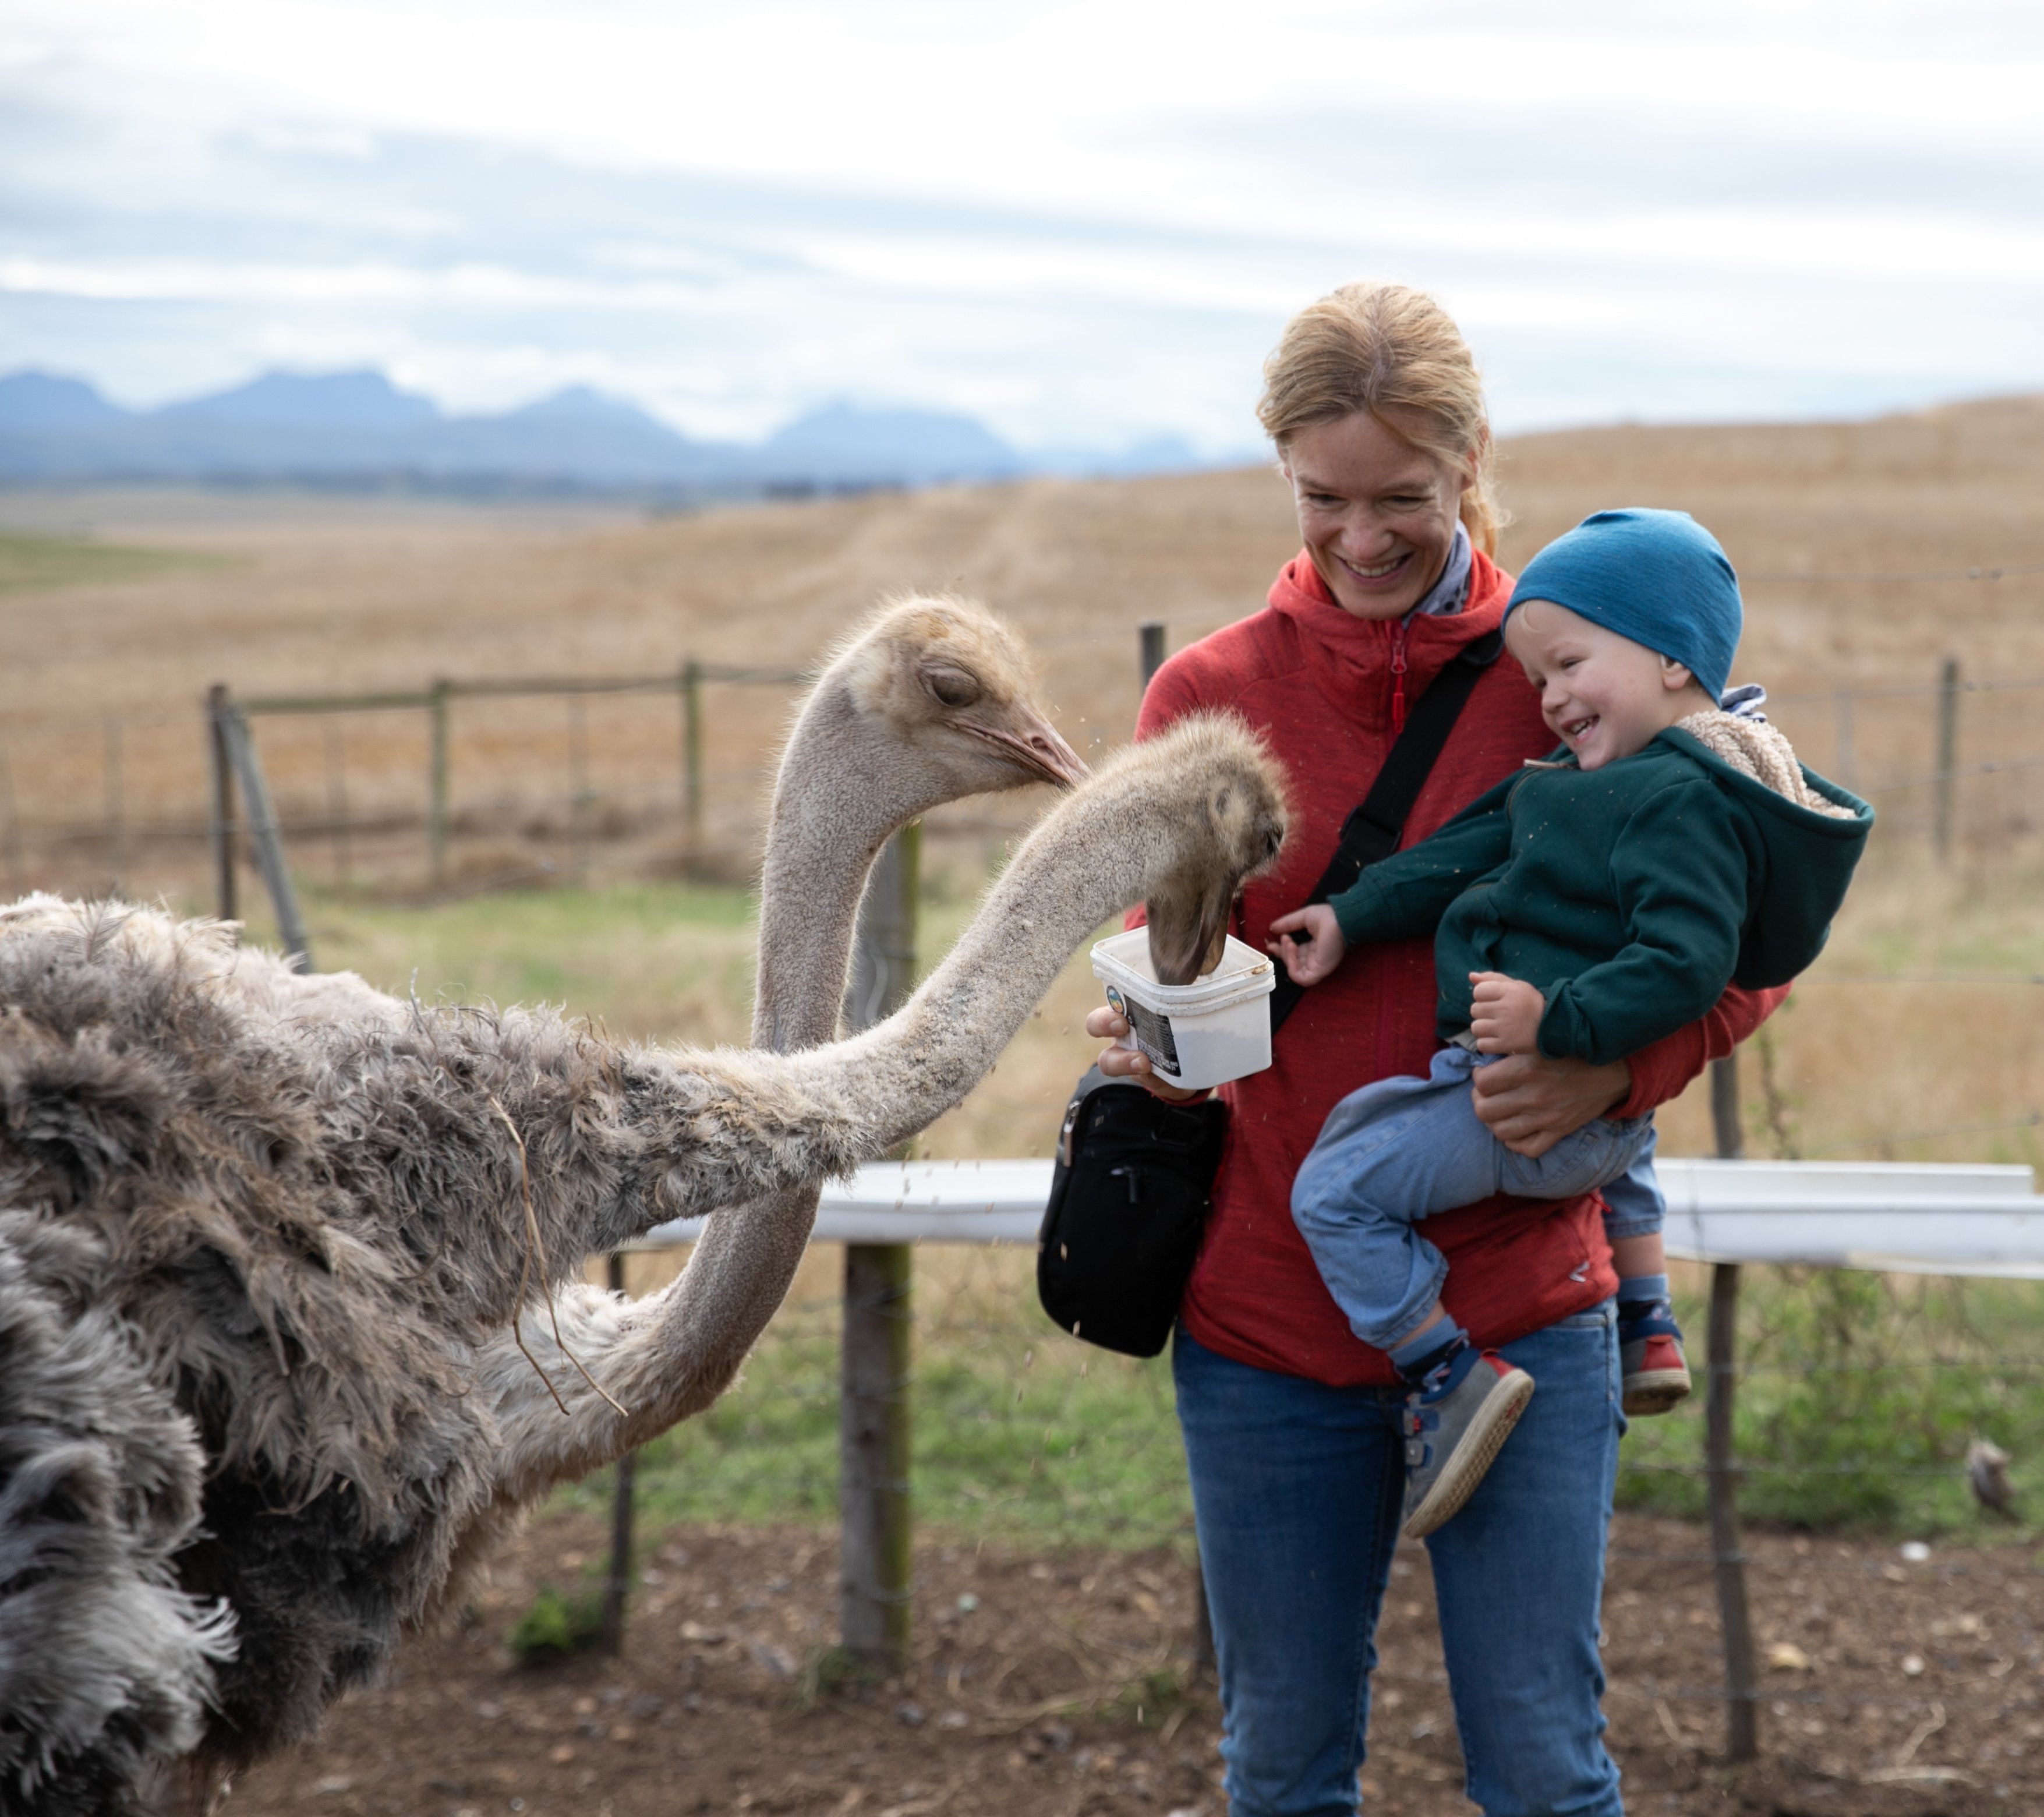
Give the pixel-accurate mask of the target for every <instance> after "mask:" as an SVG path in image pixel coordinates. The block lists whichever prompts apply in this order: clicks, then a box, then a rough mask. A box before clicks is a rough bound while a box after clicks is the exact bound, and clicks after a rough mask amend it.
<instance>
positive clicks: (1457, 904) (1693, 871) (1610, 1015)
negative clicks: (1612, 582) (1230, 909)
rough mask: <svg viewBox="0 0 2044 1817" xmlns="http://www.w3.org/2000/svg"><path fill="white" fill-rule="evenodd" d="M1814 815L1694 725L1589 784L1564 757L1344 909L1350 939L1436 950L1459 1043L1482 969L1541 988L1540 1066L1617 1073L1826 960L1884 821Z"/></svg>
mask: <svg viewBox="0 0 2044 1817" xmlns="http://www.w3.org/2000/svg"><path fill="white" fill-rule="evenodd" d="M1803 774H1804V780H1805V781H1806V782H1808V783H1809V785H1810V786H1811V787H1812V789H1814V790H1815V791H1816V792H1817V793H1819V794H1821V795H1822V796H1823V797H1824V798H1825V799H1826V800H1827V801H1832V802H1834V803H1835V804H1837V805H1838V806H1840V807H1842V808H1846V809H1850V810H1851V813H1850V817H1848V818H1840V819H1833V818H1831V817H1830V816H1826V815H1823V814H1820V813H1818V812H1815V811H1814V810H1812V809H1808V808H1805V807H1801V806H1799V805H1797V804H1796V803H1795V802H1793V801H1789V800H1788V799H1787V798H1786V797H1784V796H1781V795H1778V794H1777V793H1775V792H1774V791H1773V789H1769V788H1768V787H1767V786H1765V785H1764V784H1763V783H1761V782H1756V781H1755V780H1754V778H1751V777H1750V776H1748V775H1746V774H1745V773H1744V772H1743V771H1742V770H1737V769H1735V768H1734V767H1733V766H1731V764H1729V763H1726V762H1724V761H1723V759H1721V758H1719V757H1717V756H1715V755H1713V754H1712V752H1710V751H1708V750H1706V749H1705V748H1704V746H1703V745H1701V744H1700V743H1698V742H1697V741H1696V739H1695V738H1693V737H1692V736H1690V734H1689V733H1688V732H1685V731H1683V730H1681V728H1679V727H1677V728H1670V729H1669V730H1668V731H1666V732H1662V733H1661V734H1660V735H1659V736H1658V737H1656V738H1655V739H1654V742H1653V743H1651V744H1650V745H1648V746H1647V747H1646V749H1645V750H1643V751H1639V752H1637V753H1636V754H1635V755H1632V756H1631V757H1624V758H1620V759H1618V760H1617V761H1616V763H1608V764H1605V765H1604V766H1603V767H1602V768H1601V769H1598V770H1590V771H1589V772H1587V773H1585V771H1584V770H1581V769H1579V768H1578V767H1577V765H1576V763H1575V760H1574V759H1573V758H1572V757H1569V756H1567V755H1562V756H1561V757H1560V758H1558V759H1556V760H1554V761H1553V762H1550V763H1543V764H1531V765H1528V766H1527V768H1525V769H1524V770H1521V771H1520V773H1519V774H1517V775H1516V776H1509V777H1507V778H1505V780H1504V782H1500V783H1499V784H1498V785H1497V786H1496V788H1494V789H1491V790H1490V791H1489V793H1487V794H1485V795H1481V796H1479V797H1477V799H1476V800H1475V801H1473V802H1471V803H1470V805H1469V806H1468V807H1466V808H1465V809H1463V810H1462V812H1461V813H1459V814H1458V815H1457V816H1455V817H1454V819H1453V820H1450V821H1448V822H1447V824H1444V825H1443V826H1442V827H1441V828H1439V831H1438V832H1435V833H1434V834H1433V835H1432V836H1430V837H1429V838H1427V839H1423V840H1422V841H1420V843H1419V844H1417V845H1416V846H1412V847H1408V849H1406V850H1405V851H1400V852H1396V853H1393V855H1391V856H1390V857H1389V858H1387V859H1384V860H1383V861H1382V862H1380V863H1377V864H1374V865H1372V866H1370V868H1369V869H1368V870H1365V871H1364V872H1363V874H1362V876H1361V878H1358V880H1357V882H1356V883H1355V884H1354V886H1353V887H1352V888H1351V889H1348V890H1347V891H1345V892H1343V893H1342V894H1341V895H1339V896H1336V897H1331V899H1330V906H1331V907H1332V909H1334V911H1335V916H1336V917H1337V918H1338V919H1339V921H1340V923H1341V930H1342V933H1343V936H1344V937H1345V938H1346V939H1348V940H1349V941H1350V943H1354V942H1356V941H1358V940H1391V939H1414V938H1417V937H1419V936H1420V935H1426V934H1430V933H1431V934H1432V935H1434V936H1435V942H1434V965H1435V976H1436V979H1437V981H1438V985H1439V993H1440V997H1439V1007H1438V1011H1437V1014H1438V1017H1439V1028H1440V1033H1441V1035H1442V1037H1443V1039H1450V1038H1452V1037H1453V1036H1454V1035H1458V1034H1460V1033H1462V1031H1465V1030H1466V1029H1467V1028H1468V1027H1469V1025H1470V980H1469V974H1470V973H1471V972H1473V971H1494V972H1502V973H1504V974H1505V975H1506V976H1507V977H1508V978H1519V979H1521V980H1523V981H1525V982H1527V983H1529V984H1535V985H1539V987H1540V990H1541V993H1542V994H1543V996H1544V997H1546V1005H1547V1006H1546V1011H1545V1012H1544V1013H1543V1015H1542V1016H1541V1019H1540V1029H1539V1043H1540V1051H1541V1052H1542V1053H1543V1054H1549V1055H1551V1056H1554V1057H1555V1058H1562V1057H1573V1058H1577V1059H1580V1060H1588V1061H1589V1062H1592V1063H1593V1064H1596V1065H1601V1064H1603V1063H1604V1062H1607V1061H1611V1060H1622V1059H1623V1058H1626V1057H1627V1055H1628V1054H1634V1053H1636V1052H1638V1051H1639V1049H1641V1048H1642V1047H1646V1046H1648V1045H1649V1044H1650V1043H1653V1042H1655V1041H1658V1040H1659V1039H1661V1038H1662V1036H1663V1035H1668V1034H1670V1033H1672V1032H1673V1031H1674V1030H1676V1029H1677V1028H1681V1027H1683V1026H1684V1025H1685V1024H1688V1023H1690V1022H1693V1021H1694V1020H1696V1018H1697V1017H1698V1016H1701V1015H1702V1014H1703V1013H1704V1012H1705V1011H1706V1010H1708V1008H1710V1007H1711V1006H1712V1005H1713V1004H1714V1003H1715V1002H1716V1001H1717V1000H1718V998H1719V997H1720V996H1721V995H1722V994H1723V991H1724V988H1725V986H1726V985H1727V984H1728V983H1731V984H1739V985H1744V986H1746V987H1748V988H1750V989H1753V988H1764V987H1766V986H1769V985H1780V984H1785V983H1787V982H1788V980H1789V979H1790V978H1793V977H1794V976H1795V975H1796V974H1797V973H1798V972H1800V971H1801V970H1803V969H1804V967H1805V966H1808V964H1809V963H1810V962H1811V961H1812V959H1814V958H1815V957H1816V956H1817V954H1818V952H1819V951H1820V950H1821V949H1822V947H1823V943H1824V938H1825V935H1827V933H1828V932H1829V931H1830V928H1831V917H1832V916H1834V915H1835V913H1836V912H1838V905H1839V904H1840V903H1841V902H1842V901H1843V900H1844V898H1845V892H1846V884H1847V883H1848V882H1850V879H1851V877H1852V872H1853V866H1854V865H1855V864H1857V863H1858V861H1859V855H1860V853H1861V851H1863V850H1864V849H1865V845H1866V836H1867V832H1868V829H1869V828H1870V827H1871V826H1872V825H1873V809H1871V808H1869V807H1868V806H1867V805H1866V804H1865V802H1864V801H1860V800H1859V799H1858V797H1856V796H1853V795H1850V794H1848V793H1846V791H1845V790H1843V789H1840V788H1838V786H1836V785H1835V784H1833V783H1831V782H1826V781H1825V780H1824V779H1823V778H1822V777H1820V776H1817V775H1815V774H1812V772H1811V771H1810V770H1807V769H1806V770H1804V772H1803Z"/></svg>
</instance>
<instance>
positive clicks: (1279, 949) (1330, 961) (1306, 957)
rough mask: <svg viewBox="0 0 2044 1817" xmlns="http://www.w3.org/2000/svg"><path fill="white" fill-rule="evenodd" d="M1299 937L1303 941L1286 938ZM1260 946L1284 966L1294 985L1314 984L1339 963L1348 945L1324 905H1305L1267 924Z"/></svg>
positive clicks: (1315, 903) (1339, 926)
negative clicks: (1266, 933) (1297, 934)
mask: <svg viewBox="0 0 2044 1817" xmlns="http://www.w3.org/2000/svg"><path fill="white" fill-rule="evenodd" d="M1293 932H1300V933H1303V934H1304V935H1305V938H1304V939H1303V940H1293V939H1288V938H1286V936H1287V935H1290V934H1292V933H1293ZM1263 944H1264V945H1265V947H1267V948H1268V949H1269V950H1270V951H1272V952H1274V953H1275V954H1276V955H1277V956H1278V958H1281V959H1282V960H1283V961H1284V962H1285V970H1287V971H1288V972H1289V973H1290V974H1292V981H1293V983H1294V984H1302V985H1303V984H1318V983H1319V982H1320V980H1321V979H1322V978H1326V977H1327V976H1328V975H1329V974H1331V973H1332V972H1333V970H1334V969H1335V966H1338V965H1339V964H1340V963H1341V962H1342V955H1343V954H1344V953H1346V952H1347V951H1348V942H1347V940H1345V939H1343V938H1342V931H1341V923H1340V922H1339V921H1337V920H1335V912H1334V910H1333V909H1330V908H1329V907H1328V906H1327V904H1326V903H1324V902H1309V903H1308V904H1307V905H1306V906H1305V907H1304V908H1303V909H1293V911H1292V912H1291V913H1290V914H1289V915H1280V916H1278V917H1277V920H1274V921H1273V922H1272V923H1271V924H1270V939H1267V940H1266V941H1265V942H1264V943H1263Z"/></svg>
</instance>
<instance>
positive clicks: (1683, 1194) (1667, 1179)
mask: <svg viewBox="0 0 2044 1817" xmlns="http://www.w3.org/2000/svg"><path fill="white" fill-rule="evenodd" d="M1659 1170H1660V1174H1661V1184H1662V1189H1663V1190H1664V1191H1666V1193H1667V1195H1668V1228H1667V1242H1668V1252H1669V1254H1670V1255H1673V1256H1677V1257H1679V1258H1681V1259H1683V1260H1685V1261H1689V1262H1806V1263H1811V1264H1813V1265H1815V1266H1819V1267H1826V1268H1863V1269H1876V1270H1893V1271H1896V1272H1899V1273H1919V1274H1969V1275H2000V1276H2007V1277H2016V1278H2020V1279H2029V1280H2044V1198H2039V1197H2038V1196H2037V1194H2036V1189H2035V1183H2034V1180H2033V1178H2032V1176H2031V1170H2030V1169H2028V1168H2027V1167H1996V1166H1915V1165H1911V1164H1909V1163H1906V1162H1831V1161H1698V1160H1686V1159H1679V1158H1665V1157H1664V1158H1662V1160H1661V1162H1659ZM1050 1187H1051V1163H1050V1162H1047V1161H909V1162H899V1161H883V1162H874V1163H872V1164H871V1165H870V1166H864V1167H862V1168H860V1169H859V1172H858V1174H856V1175H855V1177H853V1178H852V1179H851V1180H850V1181H833V1182H832V1183H831V1184H830V1185H828V1186H827V1187H825V1189H824V1196H823V1203H822V1205H821V1207H820V1209H819V1210H818V1212H817V1214H816V1231H815V1234H814V1235H813V1238H812V1239H811V1240H812V1241H813V1242H816V1243H1035V1240H1036V1227H1037V1225H1038V1223H1039V1222H1040V1221H1041V1220H1042V1218H1043V1201H1044V1200H1045V1199H1046V1198H1047V1197H1048V1196H1049V1193H1050ZM700 1229H701V1223H700V1220H696V1221H687V1220H684V1221H681V1222H677V1223H670V1224H662V1225H660V1226H659V1227H658V1228H657V1229H655V1230H651V1231H647V1233H646V1235H644V1236H643V1237H641V1238H640V1239H639V1241H638V1243H636V1244H635V1245H634V1246H633V1247H636V1248H640V1249H664V1248H667V1247H671V1246H672V1245H674V1244H676V1243H689V1242H692V1241H694V1238H695V1236H696V1235H697V1231H699V1230H700Z"/></svg>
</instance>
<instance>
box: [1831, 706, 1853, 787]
mask: <svg viewBox="0 0 2044 1817" xmlns="http://www.w3.org/2000/svg"><path fill="white" fill-rule="evenodd" d="M1831 774H1833V775H1834V776H1835V777H1837V778H1838V780H1839V781H1840V782H1842V783H1843V784H1844V785H1845V786H1846V787H1847V788H1848V789H1854V790H1855V791H1857V790H1858V788H1859V753H1858V751H1856V750H1855V749H1854V739H1853V697H1852V690H1851V689H1850V688H1834V689H1833V690H1831Z"/></svg>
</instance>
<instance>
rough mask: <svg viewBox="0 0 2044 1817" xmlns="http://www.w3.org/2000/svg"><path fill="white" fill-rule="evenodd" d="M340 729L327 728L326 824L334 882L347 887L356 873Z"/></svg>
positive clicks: (344, 750) (345, 762)
mask: <svg viewBox="0 0 2044 1817" xmlns="http://www.w3.org/2000/svg"><path fill="white" fill-rule="evenodd" d="M345 739H346V735H345V734H344V732H342V731H341V729H340V727H339V726H338V725H329V726H328V728H326V824H327V832H328V835H329V836H331V838H332V842H333V880H334V882H336V883H337V884H341V885H345V884H346V883H347V882H348V874H349V873H350V872H352V870H354V869H355V845H354V842H353V840H352V839H350V837H349V836H348V747H347V744H346V743H345Z"/></svg>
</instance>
